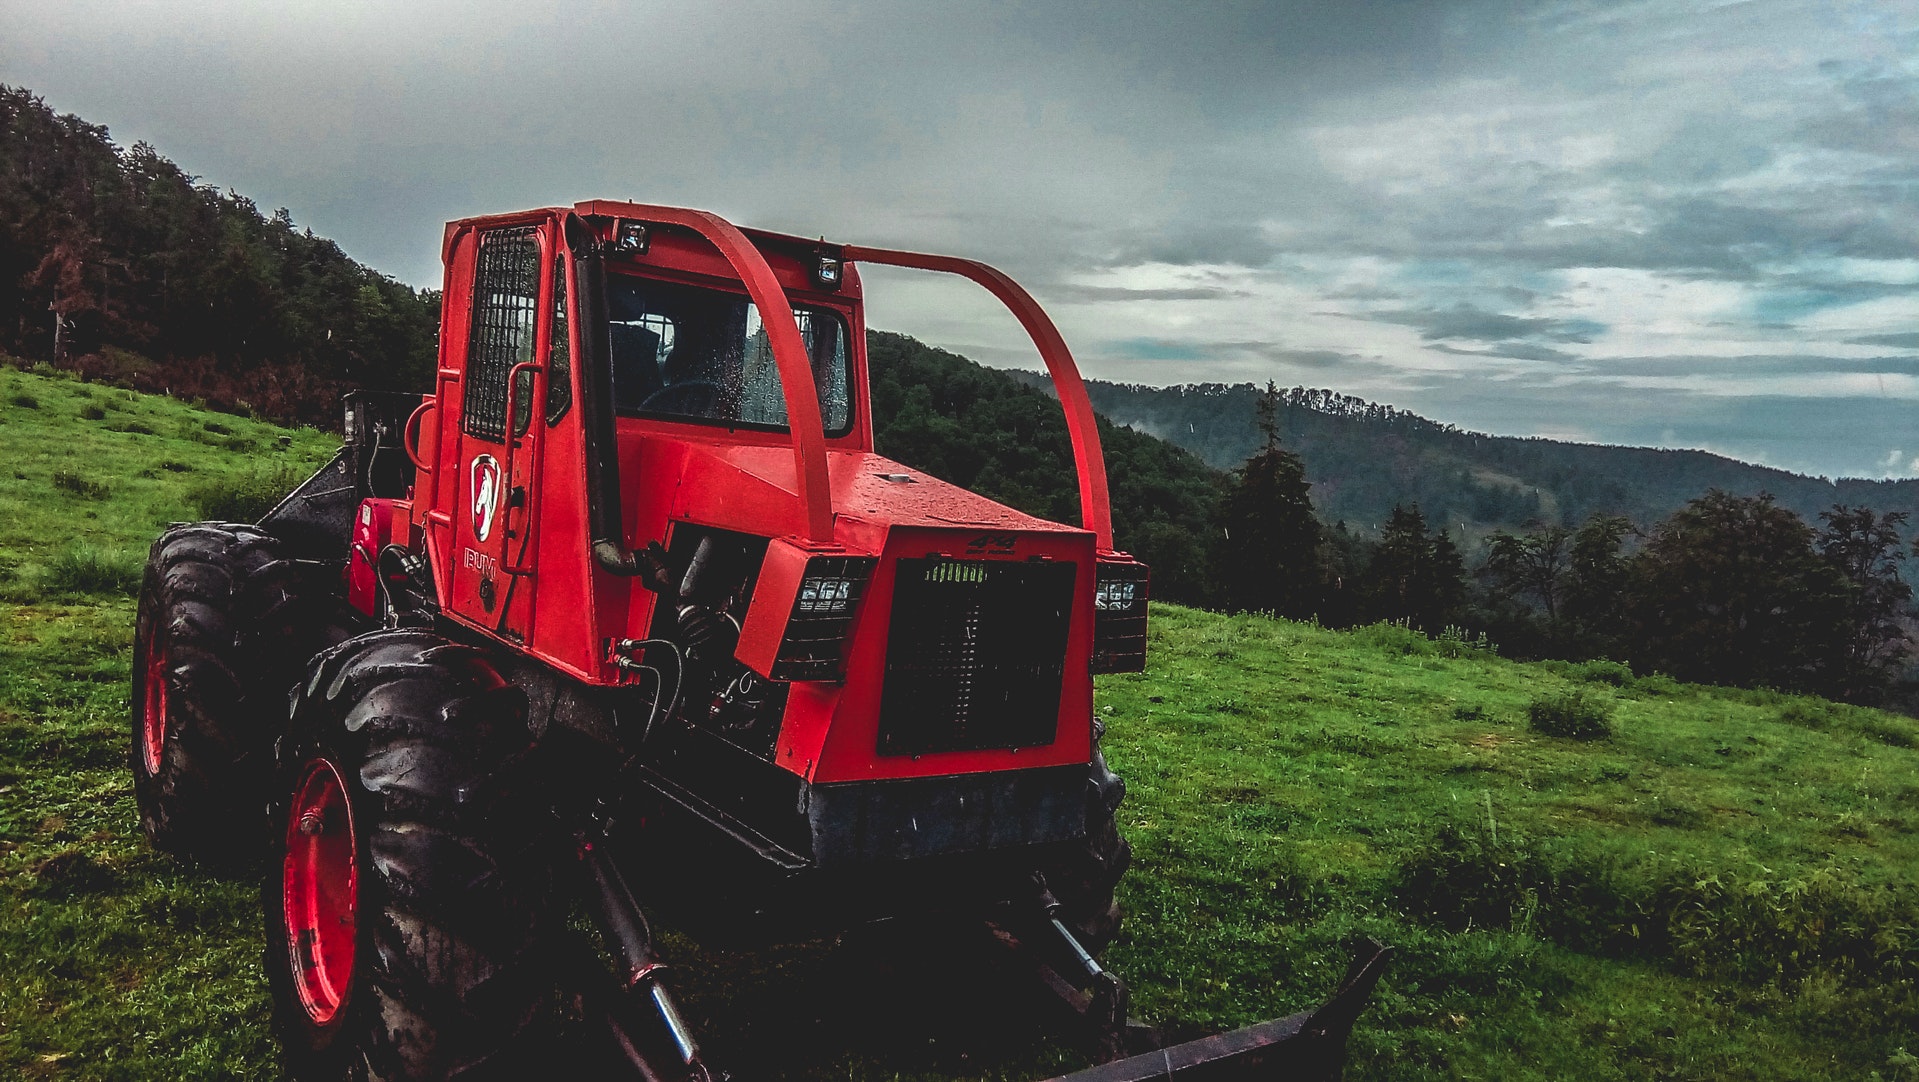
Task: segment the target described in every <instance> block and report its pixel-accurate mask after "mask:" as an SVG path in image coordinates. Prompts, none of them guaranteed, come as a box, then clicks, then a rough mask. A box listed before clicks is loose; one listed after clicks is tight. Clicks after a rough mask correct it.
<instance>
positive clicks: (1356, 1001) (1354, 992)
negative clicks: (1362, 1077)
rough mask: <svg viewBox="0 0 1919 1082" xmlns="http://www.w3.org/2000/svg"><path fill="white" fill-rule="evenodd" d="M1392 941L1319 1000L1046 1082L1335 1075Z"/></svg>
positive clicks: (1207, 1081) (1267, 1081)
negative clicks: (1317, 1003)
mask: <svg viewBox="0 0 1919 1082" xmlns="http://www.w3.org/2000/svg"><path fill="white" fill-rule="evenodd" d="M1392 953H1393V952H1392V948H1391V947H1387V946H1384V945H1382V944H1380V943H1377V942H1372V941H1369V942H1368V945H1367V947H1366V949H1364V950H1362V951H1361V952H1360V954H1359V955H1358V956H1357V957H1355V958H1354V959H1353V962H1352V965H1351V966H1350V967H1348V968H1347V970H1346V977H1345V979H1344V980H1342V981H1340V982H1339V987H1338V988H1336V989H1334V991H1333V995H1332V998H1331V999H1328V1000H1327V1001H1326V1002H1325V1003H1322V1004H1321V1005H1320V1006H1319V1007H1318V1008H1316V1009H1314V1010H1310V1011H1302V1012H1301V1013H1299V1014H1293V1015H1287V1016H1286V1017H1285V1018H1276V1019H1273V1020H1272V1021H1270V1022H1260V1023H1258V1024H1257V1025H1251V1026H1247V1027H1246V1028H1245V1029H1236V1030H1233V1031H1231V1032H1229V1033H1219V1034H1215V1035H1213V1036H1211V1037H1201V1038H1200V1039H1199V1040H1196V1041H1187V1042H1186V1043H1185V1044H1177V1045H1173V1046H1172V1047H1170V1048H1162V1049H1159V1050H1157V1051H1153V1052H1147V1053H1145V1054H1143V1055H1138V1056H1130V1057H1128V1058H1126V1059H1122V1060H1115V1061H1113V1062H1111V1063H1104V1064H1101V1065H1099V1066H1098V1067H1088V1068H1087V1069H1086V1070H1083V1071H1075V1072H1073V1073H1072V1074H1069V1075H1061V1076H1059V1077H1058V1078H1054V1079H1050V1080H1049V1082H1149V1080H1151V1079H1173V1080H1177V1082H1254V1080H1259V1082H1292V1080H1294V1079H1298V1080H1301V1082H1320V1080H1327V1082H1337V1080H1338V1078H1339V1077H1340V1074H1341V1072H1342V1071H1343V1069H1344V1068H1345V1065H1346V1038H1347V1037H1348V1036H1350V1035H1351V1034H1352V1031H1353V1022H1354V1021H1355V1020H1356V1019H1357V1018H1358V1017H1359V1012H1360V1011H1362V1010H1364V1009H1365V1008H1366V1003H1367V1001H1368V1000H1369V999H1371V998H1372V994H1373V986H1374V985H1376V984H1378V983H1379V977H1380V974H1382V973H1384V972H1385V971H1386V963H1387V961H1388V959H1389V958H1390V957H1391V955H1392Z"/></svg>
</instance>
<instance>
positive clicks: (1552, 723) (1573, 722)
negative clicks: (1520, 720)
mask: <svg viewBox="0 0 1919 1082" xmlns="http://www.w3.org/2000/svg"><path fill="white" fill-rule="evenodd" d="M1526 720H1527V721H1528V722H1529V723H1530V725H1531V726H1532V730H1533V732H1536V733H1541V734H1543V735H1545V736H1565V737H1571V738H1572V739H1574V740H1604V739H1606V738H1608V737H1610V736H1612V706H1611V704H1609V703H1606V702H1603V701H1599V700H1595V699H1589V698H1587V696H1586V691H1585V689H1584V688H1574V689H1573V690H1571V691H1568V692H1564V693H1562V694H1559V695H1548V696H1546V697H1544V698H1539V699H1534V700H1533V701H1532V702H1531V703H1529V704H1527V706H1526Z"/></svg>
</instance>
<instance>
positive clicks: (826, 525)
mask: <svg viewBox="0 0 1919 1082" xmlns="http://www.w3.org/2000/svg"><path fill="white" fill-rule="evenodd" d="M573 210H574V211H575V212H576V213H578V214H579V215H581V216H582V217H591V216H593V215H604V216H607V217H614V218H633V219H638V220H640V221H645V222H659V223H661V224H663V225H677V226H684V227H685V228H687V229H691V230H693V231H694V232H696V233H698V234H699V235H700V236H702V237H704V238H706V240H707V241H708V242H709V243H711V244H712V245H713V247H715V248H717V249H719V251H720V254H721V255H723V256H725V257H726V261H727V262H728V263H730V264H732V265H733V271H734V273H736V274H738V275H739V276H740V281H741V282H743V283H745V285H746V292H747V295H748V296H750V297H751V298H753V304H754V305H755V306H756V307H757V308H759V310H760V321H761V324H762V325H763V326H765V328H766V337H767V341H768V342H769V343H771V345H772V347H773V364H774V366H775V367H776V368H777V369H778V370H779V373H780V393H781V395H783V396H784V397H785V399H786V427H787V431H789V432H791V433H792V435H793V472H794V477H795V480H796V482H797V484H796V486H795V487H796V488H797V489H798V492H799V499H800V521H801V522H802V523H803V524H804V525H803V529H804V530H805V536H806V540H808V541H822V542H830V541H832V540H833V496H832V493H831V491H830V490H829V489H828V487H827V483H826V430H825V427H824V423H823V422H822V421H821V419H820V399H819V394H818V393H817V392H816V391H815V390H814V389H813V366H812V364H811V363H810V362H809V361H808V360H807V354H806V343H805V340H804V339H802V338H801V337H800V328H799V324H798V322H796V321H795V320H794V319H793V303H792V301H790V300H788V299H787V296H786V291H785V290H784V289H781V288H780V283H779V279H777V278H776V277H774V275H773V268H772V267H770V266H768V265H767V263H766V257H765V256H763V255H761V254H760V250H759V249H758V248H755V247H754V246H753V242H752V241H750V240H748V239H746V234H744V233H741V232H740V231H739V228H738V227H737V226H735V225H734V224H733V223H731V222H729V221H727V220H726V219H725V218H722V217H720V216H719V215H717V214H713V213H710V212H708V211H704V210H688V209H686V208H684V207H661V206H654V205H652V204H649V203H618V202H609V201H607V200H604V199H595V200H591V201H589V202H585V203H576V204H574V206H573Z"/></svg>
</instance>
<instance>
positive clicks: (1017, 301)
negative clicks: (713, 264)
mask: <svg viewBox="0 0 1919 1082" xmlns="http://www.w3.org/2000/svg"><path fill="white" fill-rule="evenodd" d="M841 255H842V256H843V257H844V258H845V259H846V261H847V262H849V263H850V262H853V261H854V260H859V261H862V262H866V263H885V264H889V265H891V266H895V267H914V268H918V269H920V270H933V271H944V272H946V273H948V274H957V275H960V276H962V277H965V278H970V279H972V280H973V281H975V282H978V283H979V284H980V285H982V286H985V287H986V289H987V290H988V291H989V292H991V293H992V294H993V296H995V297H998V298H999V300H1000V303H1001V304H1004V305H1005V306H1006V307H1007V308H1008V309H1009V310H1010V311H1011V312H1012V313H1013V315H1014V316H1016V317H1017V318H1018V319H1019V322H1020V326H1022V327H1025V328H1026V333H1027V334H1029V335H1031V336H1032V338H1033V344H1034V345H1035V346H1038V347H1039V355H1040V357H1041V358H1042V359H1043V360H1045V362H1046V370H1047V372H1049V373H1051V374H1052V377H1053V387H1054V389H1055V390H1056V391H1058V392H1059V401H1060V405H1061V406H1062V407H1064V408H1065V410H1066V430H1067V433H1068V434H1069V435H1070V436H1071V437H1072V440H1073V463H1074V465H1075V466H1076V467H1077V468H1078V470H1079V509H1080V521H1081V522H1082V523H1083V524H1084V525H1085V527H1086V528H1087V529H1089V530H1091V531H1093V535H1094V536H1095V537H1097V538H1098V539H1099V547H1100V551H1102V552H1111V551H1112V550H1113V512H1112V505H1111V504H1110V503H1109V502H1108V500H1107V496H1106V458H1105V456H1104V454H1103V453H1102V452H1101V450H1100V445H1099V423H1098V421H1097V420H1095V419H1094V416H1093V403H1092V400H1091V399H1089V398H1087V397H1086V385H1085V384H1084V383H1082V382H1081V381H1080V376H1079V367H1078V366H1077V365H1075V364H1074V363H1073V355H1072V353H1071V352H1070V351H1068V350H1067V348H1066V340H1065V339H1064V338H1061V337H1060V333H1059V328H1057V327H1055V326H1053V321H1052V320H1051V319H1050V318H1048V317H1047V315H1046V312H1045V311H1044V310H1043V309H1041V308H1040V306H1039V303H1038V302H1037V301H1035V300H1033V298H1032V296H1031V295H1030V294H1028V293H1027V292H1026V290H1024V289H1022V288H1020V285H1019V283H1018V282H1015V281H1013V280H1012V279H1011V278H1008V277H1007V276H1006V275H1004V274H1002V273H1000V272H999V271H997V270H995V269H993V268H992V267H989V266H987V265H986V264H984V263H980V262H976V261H974V260H971V259H960V258H957V257H955V256H945V255H926V254H923V253H920V252H901V251H895V250H893V249H890V248H864V247H859V246H856V245H850V244H849V245H847V246H846V247H844V248H842V249H841Z"/></svg>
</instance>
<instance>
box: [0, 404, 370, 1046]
mask: <svg viewBox="0 0 1919 1082" xmlns="http://www.w3.org/2000/svg"><path fill="white" fill-rule="evenodd" d="M213 416H214V415H211V414H208V413H206V412H205V411H203V410H196V409H193V408H191V407H189V406H187V405H185V404H184V403H180V402H175V401H173V400H171V399H167V398H161V397H155V396H148V395H138V394H133V393H131V392H126V391H120V390H115V389H111V388H105V387H96V386H89V385H87V384H84V383H79V382H76V381H73V380H69V379H65V378H60V377H58V376H53V375H37V374H33V373H29V372H22V371H18V370H15V369H11V368H0V441H4V446H5V447H6V448H7V461H6V463H5V464H3V465H0V1077H8V1078H13V1077H20V1078H115V1079H134V1078H140V1079H146V1078H152V1079H160V1078H271V1077H273V1076H274V1074H275V1069H274V1067H273V1056H272V1049H271V1047H270V1046H269V1044H268V1040H267V1035H266V1032H265V1027H264V1025H263V1024H262V1019H263V1017H264V1009H265V1002H266V987H265V982H264V980H263V978H262V977H261V975H260V967H259V955H260V946H259V942H258V939H259V933H258V928H257V925H258V923H259V919H258V916H257V912H258V901H257V891H256V889H255V888H254V887H253V886H252V885H250V884H244V883H234V882H229V881H225V880H221V879H217V878H213V877H211V876H207V875H205V874H202V873H200V872H197V871H194V870H191V869H188V868H185V867H183V866H181V865H179V864H177V863H175V862H174V861H172V860H169V859H167V858H164V857H160V856H156V855H155V854H153V853H151V852H149V851H148V850H147V848H146V846H145V844H144V842H143V841H142V840H141V839H140V835H139V827H138V825H137V823H136V821H135V818H134V811H133V795H132V791H131V788H130V782H129V775H128V773H127V767H126V754H127V751H126V749H127V741H128V737H127V724H128V723H127V701H126V700H127V684H128V674H127V664H128V654H129V651H130V649H131V646H132V638H133V597H132V594H133V593H134V592H135V591H136V590H137V588H138V585H139V575H140V565H141V562H142V561H143V560H144V559H145V556H146V550H147V546H148V545H149V544H151V543H152V541H153V538H154V537H155V536H157V535H158V534H159V532H160V531H161V530H162V529H164V528H165V527H166V524H167V523H169V522H172V521H176V520H185V519H197V518H199V517H201V515H200V512H199V511H198V509H197V508H196V506H195V500H194V499H193V498H192V490H193V486H194V485H196V484H199V485H203V486H214V485H218V484H220V483H222V482H223V481H224V482H228V483H231V484H233V485H235V486H243V485H245V484H247V483H249V482H250V480H251V478H253V477H254V476H256V475H257V474H258V473H260V472H262V471H263V470H265V469H272V468H279V467H280V465H281V464H282V463H284V465H285V468H287V469H290V470H295V471H301V472H310V471H311V470H312V469H313V468H314V467H316V466H317V465H318V464H319V463H320V462H322V461H324V460H325V459H326V457H327V456H329V455H331V454H332V452H333V449H334V446H335V440H334V438H333V437H331V436H328V435H326V434H324V433H320V432H315V431H311V430H303V431H296V432H286V431H285V430H282V429H279V428H275V427H274V426H271V425H267V424H263V423H260V422H255V421H250V420H245V419H241V418H233V417H224V416H221V417H220V418H219V420H217V421H215V422H214V423H216V424H219V425H221V426H222V427H224V428H226V429H227V430H228V434H226V435H221V434H218V433H210V432H208V431H207V429H206V427H205V422H206V421H208V420H210V419H212V417H213ZM281 435H288V436H290V437H291V439H290V440H289V444H290V446H287V447H284V448H283V447H281V445H280V442H279V440H278V438H277V437H279V436H281ZM236 439H237V440H244V441H246V445H247V446H246V448H245V450H244V451H242V450H241V449H239V448H235V447H231V446H229V445H227V444H226V443H225V442H222V441H226V440H236ZM248 452H250V453H248ZM262 460H264V462H263V461H262Z"/></svg>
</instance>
